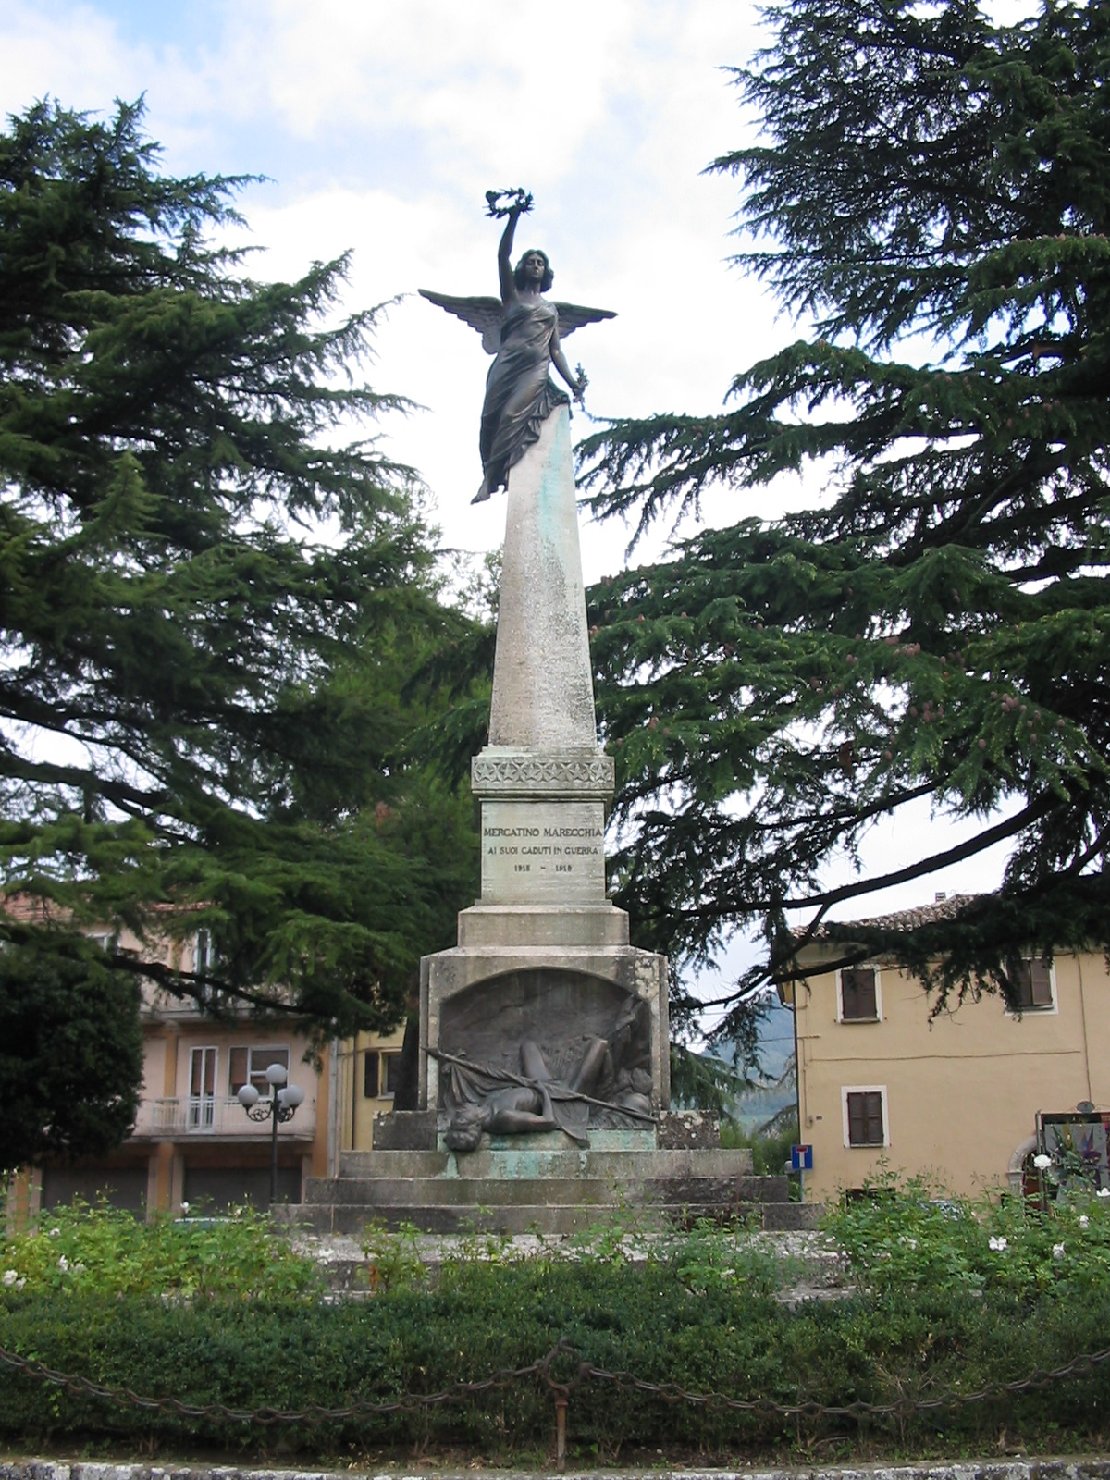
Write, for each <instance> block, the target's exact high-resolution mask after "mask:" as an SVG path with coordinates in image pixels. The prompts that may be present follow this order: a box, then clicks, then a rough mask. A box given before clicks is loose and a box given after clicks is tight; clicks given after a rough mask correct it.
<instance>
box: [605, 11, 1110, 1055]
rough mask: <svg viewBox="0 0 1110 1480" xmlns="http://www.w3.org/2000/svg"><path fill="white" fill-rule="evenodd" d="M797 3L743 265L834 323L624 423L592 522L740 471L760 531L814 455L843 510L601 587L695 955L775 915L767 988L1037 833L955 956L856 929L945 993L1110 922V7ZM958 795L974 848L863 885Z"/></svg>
mask: <svg viewBox="0 0 1110 1480" xmlns="http://www.w3.org/2000/svg"><path fill="white" fill-rule="evenodd" d="M768 17H769V21H770V24H771V28H772V31H771V35H772V40H771V44H770V46H769V47H768V49H767V50H766V51H765V52H764V53H762V54H761V55H760V56H759V57H758V58H756V60H755V62H754V64H753V65H752V66H751V67H750V68H748V69H746V70H737V71H736V73H735V79H736V82H737V84H738V86H739V88H740V90H741V92H742V94H743V96H744V99H745V101H746V103H747V104H748V105H749V106H750V107H751V108H752V109H753V110H755V112H756V113H757V114H758V116H759V118H760V120H761V123H762V136H761V139H760V141H759V142H758V143H757V144H755V145H753V146H751V147H749V148H745V149H740V150H737V151H734V152H732V153H728V154H725V155H723V156H721V157H720V158H719V159H718V160H716V161H715V163H714V165H713V166H712V168H714V169H716V170H719V171H724V172H726V173H733V174H736V175H737V176H738V177H739V178H740V180H741V181H742V183H743V185H744V187H745V193H744V195H743V196H742V199H741V205H740V212H739V219H740V223H741V224H740V227H739V231H740V233H741V234H742V235H743V236H744V243H743V246H744V250H743V251H742V252H741V254H740V255H739V256H738V257H737V259H736V260H737V262H738V263H739V264H740V265H741V266H743V267H746V268H747V269H748V270H749V271H752V272H755V273H756V274H758V275H759V276H761V277H762V278H763V279H764V280H765V281H766V282H767V283H768V284H769V286H770V287H771V289H772V290H773V291H774V292H775V293H776V294H777V296H778V298H779V300H780V302H781V303H782V304H783V305H784V306H785V307H786V308H787V309H789V310H792V311H794V312H795V313H798V314H801V315H804V316H806V317H808V318H809V319H810V320H811V321H812V323H813V329H812V333H811V335H810V337H809V338H807V339H803V340H799V341H798V342H796V343H794V344H792V345H790V346H788V347H786V348H784V349H782V350H780V351H779V352H778V353H775V354H773V355H771V356H770V357H769V358H767V359H765V360H763V361H761V362H760V363H758V364H755V365H753V366H750V367H749V368H747V369H745V370H743V371H742V372H741V373H740V374H738V375H737V377H736V379H735V381H734V383H733V386H732V395H731V401H730V404H729V405H728V407H727V408H726V410H725V411H724V412H723V413H721V414H720V415H716V416H708V417H693V416H682V415H677V414H666V415H659V416H656V417H653V418H649V419H646V420H642V421H623V422H616V423H613V424H612V425H610V426H609V427H608V428H607V429H604V430H602V431H600V432H598V433H596V434H595V435H593V436H592V437H590V438H588V439H587V440H586V442H585V443H584V444H583V445H582V448H581V449H580V452H581V455H582V459H583V463H584V465H585V468H586V473H587V481H588V483H589V485H590V486H591V488H592V490H593V502H594V508H595V510H596V511H597V512H599V513H601V514H615V513H629V512H631V513H634V514H635V515H636V516H637V517H638V519H639V521H640V527H641V528H646V527H648V526H649V525H651V524H652V523H653V522H654V521H656V520H658V519H668V518H671V517H672V516H675V515H677V514H679V513H686V514H692V513H696V512H697V510H698V507H699V499H700V498H701V496H702V494H703V493H706V492H708V491H710V490H717V491H718V493H719V492H721V491H722V490H725V491H731V492H732V494H733V504H734V507H735V508H736V509H737V511H738V513H739V514H743V512H744V504H743V499H744V496H745V494H747V493H748V492H749V491H750V492H753V493H755V494H756V496H757V497H759V496H760V490H761V489H763V488H764V487H766V486H767V485H772V486H773V487H774V486H778V485H777V484H776V480H778V479H779V478H780V475H787V476H789V477H793V476H794V475H796V474H799V473H805V474H806V475H807V477H810V478H812V479H813V480H814V483H815V484H816V485H817V486H818V487H820V489H821V493H820V496H819V497H817V498H815V499H814V500H813V504H812V507H810V508H809V509H806V510H804V511H803V512H799V513H795V514H790V515H787V516H785V517H783V518H780V519H778V520H776V521H775V522H773V523H769V522H766V521H765V520H764V519H762V518H760V517H755V516H756V515H757V514H758V512H759V510H758V509H757V507H756V506H755V505H753V506H752V513H751V515H750V516H749V517H739V518H736V517H735V516H734V522H729V523H727V524H726V525H725V526H724V527H721V528H715V529H707V530H705V531H703V532H701V533H699V534H696V535H694V536H693V537H692V538H688V539H685V540H683V541H681V542H680V543H678V544H677V546H676V547H675V548H674V551H673V553H672V555H671V556H670V557H669V558H667V559H665V560H662V561H658V562H656V563H654V564H651V565H648V566H645V567H642V568H640V569H636V570H630V571H627V572H625V573H623V574H621V575H619V576H617V577H615V578H614V579H612V580H610V581H607V582H604V583H603V584H602V585H601V586H599V587H598V588H597V589H596V590H595V591H594V592H593V593H592V606H593V612H592V617H591V620H592V622H593V623H594V624H595V626H596V627H597V629H598V630H597V633H596V636H595V638H594V652H595V655H596V659H597V662H598V665H599V669H600V680H601V682H600V689H599V699H600V705H601V710H602V713H603V717H604V724H605V730H606V735H607V738H608V740H609V742H610V744H611V748H612V749H613V752H614V754H615V755H616V756H617V758H618V770H619V777H620V784H621V787H622V791H621V796H620V810H619V817H620V819H621V820H622V821H623V822H624V824H625V826H624V828H623V831H622V837H623V838H624V839H625V840H626V841H625V842H624V845H623V846H622V848H621V850H620V852H619V854H618V856H617V859H616V882H617V885H618V891H617V898H618V901H619V902H620V903H621V904H623V905H625V906H627V907H628V908H629V909H630V911H631V912H632V914H633V917H634V919H635V921H636V922H637V924H638V928H639V938H640V939H641V940H643V941H644V942H645V943H658V944H659V945H660V946H661V948H664V949H668V948H669V949H670V950H671V952H672V954H681V955H684V956H686V957H687V958H688V959H690V960H693V961H698V960H701V959H703V958H705V957H707V956H709V955H712V954H713V953H714V952H715V951H716V950H717V949H718V947H719V946H720V944H721V942H722V940H723V939H724V938H726V937H727V936H728V935H729V933H730V932H731V931H733V930H734V929H735V928H736V927H737V926H738V925H756V926H758V928H759V929H760V930H761V931H762V934H763V937H764V939H765V943H766V949H767V959H766V961H765V963H764V964H763V966H762V967H761V968H759V969H758V970H757V971H755V972H753V973H752V974H751V975H750V977H749V978H747V979H746V980H745V981H744V982H743V983H742V984H741V986H742V988H748V987H750V986H752V985H753V984H755V983H756V982H758V981H760V980H764V979H766V978H767V977H768V976H769V977H771V978H780V977H781V976H782V975H783V974H784V971H786V970H788V966H787V962H788V959H789V957H790V956H791V955H792V954H793V952H794V951H795V949H796V947H797V941H796V940H795V939H793V938H792V937H791V936H790V935H789V933H788V932H787V931H786V930H785V924H784V921H785V912H786V911H787V910H789V909H799V910H801V909H804V910H806V911H808V918H809V919H810V920H812V921H814V922H818V921H820V920H822V919H823V918H824V916H825V912H826V911H828V910H829V909H830V908H831V907H832V906H833V905H836V904H843V903H844V902H845V901H848V900H862V899H865V898H866V896H867V895H869V894H870V893H872V892H874V891H876V890H879V889H882V888H884V887H885V886H887V885H889V884H891V883H894V882H905V881H908V880H912V879H922V880H924V879H926V878H927V877H928V876H929V875H930V874H931V873H932V872H934V871H935V870H936V869H938V868H940V867H942V866H944V865H945V864H948V863H953V862H958V861H960V860H961V859H967V858H972V857H975V856H976V855H978V854H979V853H981V852H982V851H983V850H985V849H986V848H988V847H989V846H991V845H992V844H995V843H1002V844H1005V845H1007V846H1008V848H1009V850H1010V851H1009V863H1008V866H1007V870H1006V875H1005V880H1004V885H1003V888H1002V891H1001V894H1000V895H999V896H998V897H997V898H994V899H990V900H983V901H980V903H979V904H977V905H976V906H975V908H974V909H973V910H969V911H967V912H965V913H964V914H963V915H962V916H961V917H960V918H958V919H954V920H952V921H949V922H942V924H941V925H940V926H938V928H936V929H934V930H933V931H932V932H931V934H930V935H929V936H928V938H927V939H925V938H924V937H915V936H914V935H912V934H911V935H910V936H906V935H905V934H904V933H902V934H898V935H892V933H890V932H883V930H882V928H881V926H880V925H879V924H878V923H877V922H870V923H867V922H865V924H864V926H863V928H862V929H861V928H860V927H859V926H855V927H853V929H852V931H851V932H850V933H849V934H844V944H845V954H846V957H847V958H848V959H861V958H862V957H864V956H866V955H869V954H872V953H874V952H876V951H880V950H882V951H888V950H889V951H891V952H893V953H894V954H895V955H897V956H898V957H900V959H902V960H903V961H904V962H905V963H906V964H907V965H909V966H910V967H911V968H912V969H914V970H922V971H923V970H925V969H926V968H927V966H928V964H929V961H930V959H931V958H932V959H934V960H935V956H936V953H937V952H940V953H942V954H943V956H944V957H945V966H944V968H943V971H942V972H940V973H939V975H938V976H937V978H936V979H935V980H936V984H937V985H939V986H940V988H941V989H942V990H943V991H949V990H956V991H967V990H972V991H975V990H978V988H979V987H980V986H981V985H984V984H985V985H988V986H999V987H1001V988H1002V989H1003V990H1004V991H1005V990H1009V988H1010V973H1009V956H1010V955H1011V953H1012V952H1013V951H1014V950H1015V949H1016V948H1019V947H1023V948H1025V949H1030V948H1032V949H1034V950H1035V951H1038V952H1041V953H1044V954H1051V952H1052V951H1053V950H1054V949H1059V948H1064V947H1069V946H1086V945H1088V944H1091V943H1094V944H1096V945H1099V944H1101V945H1105V944H1107V942H1108V939H1110V937H1108V935H1107V921H1108V920H1110V910H1108V909H1107V904H1108V896H1107V886H1106V878H1105V873H1104V869H1103V857H1104V849H1105V842H1106V828H1107V821H1108V818H1110V767H1108V763H1107V756H1108V752H1110V743H1108V742H1110V707H1108V704H1107V673H1106V655H1107V653H1108V652H1110V642H1108V638H1110V612H1108V607H1107V602H1106V597H1105V586H1104V579H1105V571H1106V565H1107V554H1108V550H1110V539H1108V532H1110V531H1108V513H1110V487H1108V484H1107V478H1106V468H1107V454H1108V451H1110V431H1108V429H1110V414H1108V412H1110V405H1108V400H1107V397H1108V390H1107V388H1108V386H1110V374H1108V370H1110V361H1108V359H1107V356H1108V353H1110V341H1108V339H1107V335H1106V331H1105V323H1106V308H1107V303H1108V301H1110V251H1108V249H1107V241H1106V235H1105V230H1106V228H1105V222H1106V219H1107V202H1106V195H1107V190H1108V188H1110V187H1108V184H1107V181H1108V180H1110V171H1108V170H1107V168H1106V165H1107V159H1108V150H1110V112H1108V109H1107V104H1106V95H1107V90H1108V88H1107V84H1108V82H1110V76H1108V73H1110V14H1108V12H1107V11H1106V8H1105V7H1103V6H1097V5H1095V6H1089V5H1076V4H1071V3H1066V0H1048V3H1046V4H1045V5H1044V6H1043V7H1041V8H1040V9H1039V11H1038V12H1037V14H1036V16H1035V17H1033V18H1031V19H1027V20H1023V21H1021V22H1020V23H1018V24H1016V25H1014V26H1008V25H1004V24H996V23H994V22H993V21H992V20H990V19H989V18H988V15H987V12H986V11H985V10H984V9H980V8H979V7H978V6H977V5H975V4H973V3H972V4H969V3H964V0H941V3H939V4H937V5H934V6H930V7H928V8H926V9H922V8H921V7H920V6H917V5H915V4H913V3H911V0H892V3H889V4H884V5H882V6H879V7H875V6H868V5H863V4H861V3H859V0H803V3H800V4H794V3H791V4H785V3H784V4H772V5H771V6H770V7H769V12H768ZM765 506H766V505H765V502H763V503H762V507H765ZM926 802H927V803H929V804H930V805H931V806H932V808H933V810H934V812H935V813H936V814H938V815H940V816H943V817H947V818H950V819H956V820H958V821H959V822H960V823H961V824H962V830H963V835H964V840H963V841H961V842H960V843H959V844H956V845H952V846H945V845H943V844H940V843H938V844H937V845H936V846H935V847H932V848H930V847H928V845H927V846H926V848H925V850H924V854H923V853H922V851H921V850H919V849H918V847H917V839H918V838H919V836H920V834H919V831H918V829H917V827H916V826H915V828H914V829H913V830H912V834H911V830H910V829H906V830H905V833H904V836H906V837H909V836H911V835H912V837H913V838H914V844H913V846H912V851H911V848H910V846H909V845H907V848H906V849H905V851H904V854H903V856H902V857H901V858H900V859H899V860H898V862H897V863H895V864H894V865H892V867H891V868H890V870H889V871H888V872H882V871H879V870H876V869H869V870H868V871H867V872H866V873H865V874H858V875H857V877H855V878H853V879H849V881H848V882H846V883H844V884H842V885H839V886H837V887H830V886H829V884H828V872H829V868H830V865H831V864H832V863H833V862H834V861H836V862H837V864H838V866H840V867H843V862H844V861H845V860H847V862H848V863H851V862H852V861H853V860H858V848H859V845H860V842H861V839H862V838H863V837H864V835H865V834H866V832H867V830H868V829H869V828H870V827H872V826H873V825H874V824H875V823H876V822H877V821H879V820H880V819H886V820H888V821H889V820H894V821H895V822H897V821H899V820H900V819H902V818H903V817H905V816H906V815H907V812H908V809H910V807H911V805H912V804H916V805H917V806H918V807H920V806H921V805H923V804H924V803H926ZM736 1016H743V1013H742V1012H738V1014H736ZM724 1026H725V1031H726V1032H727V1031H731V1029H732V1027H734V1026H735V1025H732V1024H728V1023H726V1024H725V1025H724Z"/></svg>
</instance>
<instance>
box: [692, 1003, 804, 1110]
mask: <svg viewBox="0 0 1110 1480" xmlns="http://www.w3.org/2000/svg"><path fill="white" fill-rule="evenodd" d="M707 1057H712V1058H715V1059H717V1060H719V1061H720V1062H721V1063H724V1064H726V1065H728V1066H730V1067H731V1066H732V1064H733V1062H734V1060H735V1050H732V1051H730V1046H729V1045H728V1044H727V1043H722V1044H716V1045H714V1048H713V1052H712V1054H711V1055H707ZM759 1063H760V1071H761V1072H760V1073H759V1076H758V1079H757V1078H756V1076H755V1075H750V1076H749V1077H750V1078H752V1079H753V1081H755V1082H753V1085H752V1087H751V1088H750V1089H746V1090H742V1091H741V1092H740V1094H738V1095H737V1096H736V1098H735V1100H734V1101H733V1103H732V1117H733V1119H734V1120H735V1121H736V1122H737V1123H738V1124H739V1125H741V1126H743V1128H744V1129H745V1130H746V1131H753V1130H758V1129H760V1128H761V1127H763V1126H764V1125H766V1124H767V1122H768V1121H770V1120H772V1119H774V1118H775V1117H776V1116H778V1115H781V1114H782V1113H783V1112H784V1111H785V1110H786V1109H787V1108H788V1107H789V1106H792V1105H794V1104H795V1103H796V1101H797V1074H796V1072H795V1061H794V1013H793V1011H792V1010H791V1009H790V1008H789V1007H784V1006H783V1004H782V1003H781V1002H780V1001H779V999H778V996H777V994H776V995H774V996H772V997H769V998H768V1002H767V1008H766V1012H765V1014H764V1017H763V1019H762V1021H761V1023H760V1025H759Z"/></svg>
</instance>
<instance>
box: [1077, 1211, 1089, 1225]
mask: <svg viewBox="0 0 1110 1480" xmlns="http://www.w3.org/2000/svg"><path fill="white" fill-rule="evenodd" d="M1090 1221H1091V1220H1090V1218H1088V1217H1087V1214H1086V1213H1080V1215H1079V1226H1080V1228H1086V1227H1087V1226H1088V1225H1089V1224H1090Z"/></svg>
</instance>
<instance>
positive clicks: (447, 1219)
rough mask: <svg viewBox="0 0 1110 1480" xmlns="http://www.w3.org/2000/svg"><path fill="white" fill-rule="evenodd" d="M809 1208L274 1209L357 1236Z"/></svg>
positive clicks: (782, 1220)
mask: <svg viewBox="0 0 1110 1480" xmlns="http://www.w3.org/2000/svg"><path fill="white" fill-rule="evenodd" d="M814 1211H815V1210H814V1209H813V1208H811V1207H808V1206H807V1205H805V1204H802V1203H786V1202H784V1203H757V1202H753V1203H737V1204H735V1205H734V1206H732V1207H728V1208H722V1207H721V1206H720V1204H718V1203H712V1204H696V1203H693V1204H689V1205H687V1206H684V1207H679V1206H662V1205H656V1206H654V1207H650V1208H649V1207H638V1208H619V1207H616V1206H612V1205H610V1206H609V1207H603V1206H599V1205H597V1204H590V1203H581V1202H578V1203H566V1204H556V1203H520V1204H513V1205H509V1204H502V1205H501V1206H500V1207H480V1206H465V1205H464V1206H448V1205H445V1204H443V1203H426V1204H422V1205H421V1204H413V1203H410V1204H407V1205H404V1206H402V1205H388V1204H382V1205H378V1206H369V1205H357V1204H345V1203H315V1204H312V1203H302V1204H300V1205H299V1206H297V1205H292V1206H285V1207H275V1208H274V1209H272V1213H273V1215H274V1217H275V1219H277V1220H278V1221H280V1222H282V1223H285V1224H286V1225H287V1226H289V1227H290V1228H292V1229H297V1230H304V1231H308V1232H311V1233H314V1234H333V1235H334V1234H340V1235H348V1236H352V1237H358V1235H359V1234H361V1233H362V1232H363V1230H364V1229H365V1228H366V1225H367V1224H368V1223H376V1224H379V1225H381V1224H384V1225H385V1226H386V1227H387V1228H397V1227H401V1226H402V1225H408V1224H411V1225H414V1226H415V1227H416V1228H419V1229H421V1230H422V1231H423V1232H425V1233H501V1234H510V1235H515V1234H524V1233H541V1234H548V1235H557V1234H569V1233H581V1232H584V1231H585V1230H587V1229H589V1228H594V1227H597V1226H598V1225H599V1224H600V1225H604V1224H606V1223H609V1222H612V1221H614V1220H616V1219H623V1220H627V1222H628V1224H629V1226H630V1228H633V1227H634V1228H637V1229H641V1230H643V1231H644V1232H650V1231H652V1230H653V1229H657V1230H661V1229H663V1228H666V1227H673V1226H675V1225H676V1224H677V1225H687V1226H688V1225H689V1224H692V1223H694V1222H695V1221H696V1220H697V1219H699V1218H709V1219H712V1220H713V1221H722V1220H724V1219H729V1218H736V1219H739V1220H742V1221H743V1222H745V1223H746V1224H747V1225H749V1226H750V1227H752V1228H756V1229H758V1228H764V1229H776V1230H779V1229H785V1228H806V1227H812V1226H813V1221H814V1219H813V1216H812V1215H813V1213H814Z"/></svg>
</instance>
